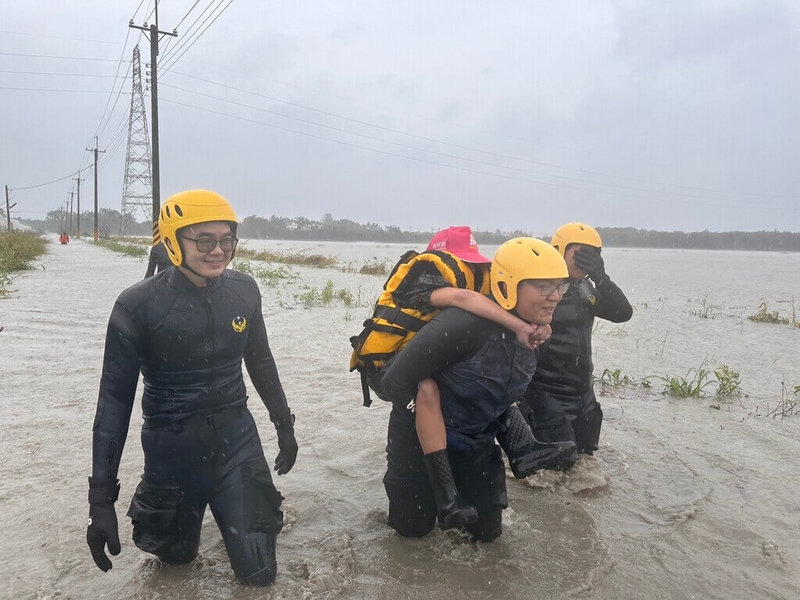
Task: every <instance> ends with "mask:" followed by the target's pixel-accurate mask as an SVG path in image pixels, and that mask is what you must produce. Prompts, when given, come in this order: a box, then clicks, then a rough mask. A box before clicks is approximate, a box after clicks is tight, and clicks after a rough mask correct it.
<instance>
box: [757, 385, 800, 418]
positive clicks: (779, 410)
mask: <svg viewBox="0 0 800 600" xmlns="http://www.w3.org/2000/svg"><path fill="white" fill-rule="evenodd" d="M790 387H791V386H790ZM796 414H800V384H798V385H795V386H794V393H790V392H789V391H788V390H787V389H786V382H784V381H781V398H780V400H778V405H777V406H776V407H775V408H773V409H772V410H770V411H767V413H766V415H765V416H767V417H772V418H773V419H775V418H780V419H781V420H783V419H784V418H786V417H791V416H792V415H796Z"/></svg>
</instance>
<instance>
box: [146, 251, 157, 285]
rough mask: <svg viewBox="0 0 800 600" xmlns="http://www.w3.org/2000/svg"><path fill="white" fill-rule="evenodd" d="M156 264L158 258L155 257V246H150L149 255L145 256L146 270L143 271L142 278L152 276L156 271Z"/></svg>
mask: <svg viewBox="0 0 800 600" xmlns="http://www.w3.org/2000/svg"><path fill="white" fill-rule="evenodd" d="M157 264H158V260H157V259H156V248H155V246H152V247H151V248H150V256H148V258H147V271H145V272H144V278H145V279H147V278H148V277H152V276H153V275H155V273H156V265H157Z"/></svg>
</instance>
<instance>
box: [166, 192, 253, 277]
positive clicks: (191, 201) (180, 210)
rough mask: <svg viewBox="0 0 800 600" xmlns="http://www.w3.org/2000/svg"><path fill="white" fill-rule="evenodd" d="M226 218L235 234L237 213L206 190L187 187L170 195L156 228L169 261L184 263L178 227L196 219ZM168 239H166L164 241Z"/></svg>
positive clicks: (220, 198) (212, 219)
mask: <svg viewBox="0 0 800 600" xmlns="http://www.w3.org/2000/svg"><path fill="white" fill-rule="evenodd" d="M210 221H227V222H229V223H231V230H232V231H233V234H234V235H236V226H237V225H238V221H237V220H236V213H235V212H233V207H231V205H230V203H229V202H228V201H227V200H226V199H225V198H223V197H222V196H220V195H219V194H217V193H216V192H211V191H209V190H187V191H185V192H179V193H177V194H175V195H174V196H170V197H169V198H168V199H167V201H166V202H164V204H163V205H162V206H161V211H160V212H159V213H158V231H159V233H160V234H161V238H162V242H163V243H164V247H165V248H166V249H167V255H168V256H169V259H170V260H171V261H172V264H174V265H176V266H181V264H183V251H182V250H181V245H180V243H179V242H178V235H177V234H178V230H179V229H182V228H184V227H188V226H189V225H196V224H197V223H208V222H210ZM167 242H169V243H167Z"/></svg>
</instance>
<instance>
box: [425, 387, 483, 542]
mask: <svg viewBox="0 0 800 600" xmlns="http://www.w3.org/2000/svg"><path fill="white" fill-rule="evenodd" d="M414 406H415V408H414V422H415V423H416V426H417V437H418V438H419V444H420V446H421V447H422V453H423V454H424V456H423V459H424V461H425V469H426V470H427V472H428V480H429V481H430V484H431V490H432V491H433V497H434V499H435V500H436V507H437V509H438V513H439V523H440V524H441V526H442V529H451V528H453V527H463V526H465V525H471V524H472V523H475V522H476V521H477V520H478V511H477V510H476V509H475V507H474V506H472V505H471V504H468V503H467V502H464V500H462V499H461V496H459V494H458V489H457V488H456V482H455V479H454V478H453V471H452V469H451V468H450V458H449V457H448V455H447V429H446V428H445V426H444V417H443V416H442V403H441V398H440V397H439V386H437V385H436V382H435V381H433V379H424V380H423V381H422V382H420V384H419V389H418V390H417V399H416V402H415V404H414Z"/></svg>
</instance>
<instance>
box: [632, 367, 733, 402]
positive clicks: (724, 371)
mask: <svg viewBox="0 0 800 600" xmlns="http://www.w3.org/2000/svg"><path fill="white" fill-rule="evenodd" d="M703 364H705V361H703ZM712 375H713V377H714V378H713V379H712ZM652 379H657V380H660V381H663V382H664V388H663V390H662V392H661V393H662V394H666V395H668V396H675V397H676V398H702V397H705V396H707V395H708V393H707V391H706V388H708V386H710V385H715V384H716V386H717V391H716V395H717V396H721V397H734V396H741V395H742V383H741V378H740V375H739V372H738V371H735V370H733V369H731V368H730V367H729V366H728V365H720V366H719V367H717V368H716V369H714V371H710V370H708V369H705V368H703V366H702V365H701V366H700V367H698V368H696V369H689V370H688V371H687V372H686V376H685V377H673V376H666V377H661V376H659V375H651V376H649V377H645V378H644V379H643V380H642V385H644V383H645V382H648V384H649V383H650V380H652ZM648 387H649V385H648Z"/></svg>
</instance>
